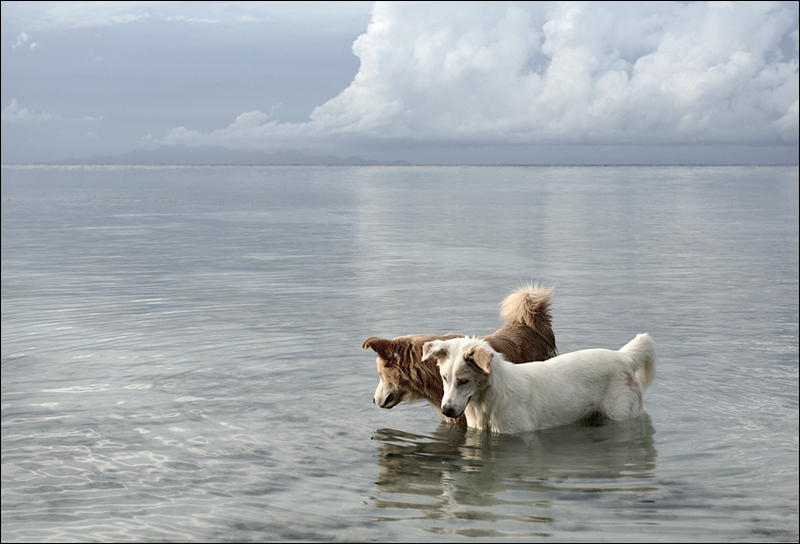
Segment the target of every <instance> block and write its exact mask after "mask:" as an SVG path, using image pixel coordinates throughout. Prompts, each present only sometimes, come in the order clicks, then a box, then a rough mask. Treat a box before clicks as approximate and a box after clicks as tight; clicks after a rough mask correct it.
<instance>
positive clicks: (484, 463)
mask: <svg viewBox="0 0 800 544" xmlns="http://www.w3.org/2000/svg"><path fill="white" fill-rule="evenodd" d="M654 434H655V429H654V428H653V426H652V424H651V421H650V416H649V415H648V414H646V413H642V414H641V415H640V416H639V417H638V418H635V419H629V420H625V421H602V420H601V419H596V420H592V421H589V422H580V423H576V424H573V425H568V426H563V427H557V428H553V429H547V430H543V431H533V432H528V433H518V434H510V435H509V434H495V433H487V432H483V431H480V430H476V429H466V430H464V429H463V428H458V427H454V426H452V425H447V424H445V423H442V424H440V425H439V427H438V428H437V429H436V431H435V432H434V433H433V435H432V436H419V435H413V434H409V433H405V432H402V431H397V430H393V429H381V430H378V431H377V432H376V433H375V434H374V436H373V440H378V441H380V442H381V444H380V446H379V453H378V469H379V475H378V480H377V482H376V484H377V492H378V496H376V497H375V498H374V499H373V500H374V501H375V504H376V505H377V506H378V507H381V508H398V509H413V510H414V511H415V512H417V511H418V512H417V513H415V514H413V516H414V517H417V516H418V515H419V513H421V514H422V516H424V517H425V518H429V519H440V520H444V519H461V518H465V519H484V520H486V521H503V520H500V518H501V517H504V516H502V515H500V514H498V513H497V512H498V510H497V508H495V507H499V508H500V511H504V512H506V516H505V517H504V520H505V521H508V522H511V521H514V520H516V521H518V522H520V523H525V524H529V526H530V527H529V530H532V532H531V534H530V535H529V536H544V534H545V533H547V530H548V529H549V528H550V527H549V526H550V525H551V524H552V522H553V519H552V516H553V515H554V511H553V509H552V508H551V506H552V501H553V500H554V499H556V498H557V494H560V493H597V491H598V490H597V489H596V487H597V486H602V488H603V489H605V490H606V491H607V492H612V491H613V492H614V493H619V492H630V493H632V494H634V495H635V496H637V497H638V498H639V499H641V500H642V501H644V502H643V504H647V500H649V499H650V498H652V497H651V496H652V495H653V494H654V493H655V492H656V491H657V488H654V487H648V486H646V485H643V484H644V480H645V479H646V478H648V477H650V476H652V473H653V471H654V469H655V463H656V456H657V452H656V449H655V446H654V444H653V435H654ZM587 480H591V481H592V483H588V482H587ZM415 497H416V498H415ZM511 497H516V498H515V499H511ZM609 498H610V497H609ZM595 500H596V499H595ZM509 501H512V502H513V504H518V505H520V506H522V508H521V509H520V508H515V509H512V510H511V511H514V510H517V511H519V514H517V515H512V514H510V513H508V512H509V510H507V509H505V508H504V506H505V505H509V504H511V503H510V502H509ZM509 518H511V519H509ZM505 521H504V523H505ZM507 530H514V529H513V528H512V527H508V529H507ZM515 534H516V533H515ZM487 536H488V535H487ZM497 536H502V535H497ZM520 536H524V535H520Z"/></svg>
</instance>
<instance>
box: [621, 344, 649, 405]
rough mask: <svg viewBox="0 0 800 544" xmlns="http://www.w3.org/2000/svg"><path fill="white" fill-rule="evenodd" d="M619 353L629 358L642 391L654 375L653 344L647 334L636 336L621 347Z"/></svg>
mask: <svg viewBox="0 0 800 544" xmlns="http://www.w3.org/2000/svg"><path fill="white" fill-rule="evenodd" d="M620 351H621V352H623V353H627V354H629V355H630V356H631V359H632V360H633V361H632V362H633V367H634V371H635V372H636V377H637V378H639V382H640V383H641V384H642V391H644V390H645V389H647V387H648V386H649V385H650V382H652V381H653V378H654V377H655V375H656V344H655V342H653V339H652V338H650V335H649V334H647V333H643V334H637V335H636V338H634V339H633V340H631V341H630V342H628V343H627V344H625V345H624V346H622V349H620Z"/></svg>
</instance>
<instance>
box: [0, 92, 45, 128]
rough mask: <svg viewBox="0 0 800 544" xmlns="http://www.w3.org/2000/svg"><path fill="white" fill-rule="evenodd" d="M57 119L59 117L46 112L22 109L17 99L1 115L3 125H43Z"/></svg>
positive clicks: (12, 100) (13, 99)
mask: <svg viewBox="0 0 800 544" xmlns="http://www.w3.org/2000/svg"><path fill="white" fill-rule="evenodd" d="M57 118H58V116H56V115H53V114H52V113H47V112H45V111H38V112H37V111H33V110H29V109H28V108H20V107H19V104H17V99H16V98H12V99H11V103H10V104H9V105H8V106H6V107H5V108H4V109H3V111H2V113H0V120H2V122H3V123H41V122H44V121H51V120H53V119H57Z"/></svg>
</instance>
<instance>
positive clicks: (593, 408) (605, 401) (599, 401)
mask: <svg viewBox="0 0 800 544" xmlns="http://www.w3.org/2000/svg"><path fill="white" fill-rule="evenodd" d="M431 358H433V359H435V360H436V362H437V364H438V365H439V373H440V374H441V376H442V382H443V385H444V397H443V398H442V413H443V414H444V415H446V416H448V417H459V416H460V415H461V414H462V413H463V414H464V415H465V416H466V418H467V425H468V426H470V427H474V428H477V429H485V430H490V431H493V432H496V433H518V432H524V431H532V430H536V429H546V428H548V427H557V426H559V425H567V424H570V423H573V422H575V421H578V420H580V419H582V418H585V417H588V416H592V415H595V414H599V415H602V416H604V417H606V418H609V419H629V418H634V417H637V416H638V415H639V413H640V412H641V409H642V394H643V393H644V391H645V389H647V387H648V386H649V385H650V382H651V381H652V380H653V377H654V376H655V373H656V351H655V344H654V343H653V340H652V339H651V338H650V336H649V335H648V334H640V335H638V336H636V338H634V339H633V340H631V341H630V342H628V343H627V344H626V345H625V346H624V347H623V348H622V349H620V350H619V351H613V350H608V349H586V350H582V351H574V352H572V353H565V354H564V355H559V356H557V357H553V358H552V359H549V360H547V361H543V362H538V363H524V364H516V365H515V364H512V363H509V362H508V361H506V360H505V359H503V357H502V355H500V354H498V353H497V352H496V351H494V350H493V349H492V348H491V347H490V346H489V344H487V343H486V342H485V341H483V340H481V339H479V338H475V337H468V338H454V339H452V340H434V341H432V342H427V343H426V344H425V345H424V346H423V348H422V359H423V360H426V359H431Z"/></svg>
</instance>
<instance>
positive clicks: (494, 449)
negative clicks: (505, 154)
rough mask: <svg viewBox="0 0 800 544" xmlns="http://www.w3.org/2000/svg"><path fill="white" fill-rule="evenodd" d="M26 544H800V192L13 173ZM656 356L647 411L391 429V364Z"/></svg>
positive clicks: (5, 182) (15, 509) (18, 429)
mask: <svg viewBox="0 0 800 544" xmlns="http://www.w3.org/2000/svg"><path fill="white" fill-rule="evenodd" d="M1 196H2V482H3V483H2V540H3V542H12V541H14V542H21V541H36V542H47V541H57V542H66V541H130V540H138V541H164V540H177V541H202V542H206V541H239V542H242V541H264V540H295V541H308V540H326V541H330V540H347V541H353V540H358V541H366V540H384V541H421V542H428V541H430V540H436V541H476V540H480V541H485V540H502V541H531V540H543V541H547V540H551V541H565V540H572V541H585V540H590V541H600V540H617V541H636V542H638V541H642V540H644V541H665V542H675V541H720V540H722V541H776V540H778V541H786V540H788V541H797V540H798V168H797V167H58V166H53V167H10V166H4V167H3V168H2V195H1ZM528 281H535V282H540V283H543V284H545V285H555V292H554V304H553V325H554V330H555V334H556V341H557V343H558V347H559V350H560V351H561V352H562V353H563V352H567V351H573V350H576V349H583V348H588V347H605V348H611V349H618V348H619V347H621V346H622V345H624V344H625V343H626V342H628V341H629V340H630V339H632V338H633V337H634V336H635V335H636V334H637V333H640V332H649V333H650V334H651V335H652V336H653V338H654V339H655V341H656V346H657V349H658V353H659V358H660V359H659V366H658V373H657V376H656V379H655V381H654V382H653V385H652V386H651V389H650V390H648V392H647V393H646V395H645V401H644V404H645V414H644V415H642V416H641V417H640V418H637V419H635V420H630V421H624V422H605V423H604V422H589V423H579V424H575V425H571V426H568V427H563V428H558V429H550V430H546V431H539V432H532V433H523V434H519V435H508V436H501V435H493V434H491V433H485V432H480V431H474V430H468V431H463V430H459V429H457V428H453V427H451V426H448V425H446V424H443V423H440V422H439V420H438V418H437V417H436V416H435V414H434V412H433V411H432V410H431V408H430V407H429V406H427V405H426V404H423V403H418V404H410V405H409V404H402V405H400V406H398V407H396V408H394V409H392V410H381V409H378V408H376V407H375V406H374V405H373V404H372V402H371V399H372V393H373V390H374V388H375V386H376V385H377V381H378V377H377V372H376V370H375V363H374V356H373V354H372V352H371V351H369V352H368V351H363V350H362V349H361V347H360V346H361V343H362V341H363V340H364V339H366V338H367V337H369V336H373V335H374V336H383V337H394V336H398V335H402V334H409V333H417V332H439V333H446V332H451V331H452V332H461V333H467V334H487V333H490V332H492V331H494V330H495V329H496V328H498V327H499V325H500V321H499V318H498V311H499V303H500V301H501V300H502V299H503V298H504V297H505V296H506V295H508V294H509V293H510V292H511V291H512V290H513V289H514V288H515V287H516V286H517V285H519V284H520V283H523V282H528Z"/></svg>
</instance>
